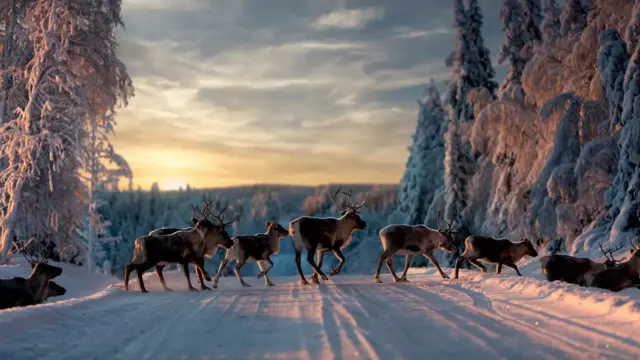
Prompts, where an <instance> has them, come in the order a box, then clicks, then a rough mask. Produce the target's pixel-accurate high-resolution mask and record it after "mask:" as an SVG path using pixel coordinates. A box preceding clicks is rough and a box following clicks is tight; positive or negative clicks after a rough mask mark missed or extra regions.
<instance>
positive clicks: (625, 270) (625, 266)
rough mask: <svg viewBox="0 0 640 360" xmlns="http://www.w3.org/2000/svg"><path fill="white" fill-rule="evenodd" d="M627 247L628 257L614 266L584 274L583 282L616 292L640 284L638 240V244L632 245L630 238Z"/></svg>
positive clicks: (639, 249) (639, 243)
mask: <svg viewBox="0 0 640 360" xmlns="http://www.w3.org/2000/svg"><path fill="white" fill-rule="evenodd" d="M629 244H631V249H629V253H630V254H631V256H629V259H627V261H625V262H623V263H621V264H619V265H616V266H614V267H611V268H608V269H604V270H602V271H600V272H597V273H589V274H587V275H586V276H585V284H586V285H587V286H591V287H597V288H601V289H606V290H610V291H613V292H618V291H621V290H624V289H626V288H629V287H638V286H639V285H640V241H638V246H637V247H636V246H635V245H633V243H632V242H631V240H629Z"/></svg>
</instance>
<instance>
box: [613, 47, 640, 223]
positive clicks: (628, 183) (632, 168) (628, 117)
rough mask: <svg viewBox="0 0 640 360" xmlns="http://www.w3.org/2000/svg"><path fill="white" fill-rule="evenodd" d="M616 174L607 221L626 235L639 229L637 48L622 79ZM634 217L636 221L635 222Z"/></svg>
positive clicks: (639, 55)
mask: <svg viewBox="0 0 640 360" xmlns="http://www.w3.org/2000/svg"><path fill="white" fill-rule="evenodd" d="M624 89H625V92H624V100H623V110H622V117H621V124H622V131H621V133H620V140H619V147H620V157H619V159H618V171H617V173H616V177H615V179H614V180H613V184H612V185H611V189H610V190H609V192H608V193H607V206H608V207H609V210H608V217H609V218H610V219H616V218H617V219H616V220H615V224H614V227H619V230H621V231H625V232H626V230H627V229H628V228H630V227H636V228H637V227H640V223H638V221H639V220H638V219H639V218H638V216H639V215H640V213H639V211H640V207H639V205H640V197H639V196H638V195H639V194H638V192H639V191H640V187H638V186H639V183H638V176H639V175H638V172H639V171H640V168H639V167H638V166H639V164H640V46H637V47H636V50H635V52H634V53H633V56H632V57H631V62H630V63H629V67H628V69H627V73H626V75H625V79H624ZM634 217H635V218H634Z"/></svg>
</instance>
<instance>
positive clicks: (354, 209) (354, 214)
mask: <svg viewBox="0 0 640 360" xmlns="http://www.w3.org/2000/svg"><path fill="white" fill-rule="evenodd" d="M340 189H341V188H338V190H336V192H335V193H333V194H331V199H333V203H334V204H336V206H337V207H339V208H342V211H340V216H342V218H345V219H350V220H352V221H353V222H354V223H355V228H356V229H357V230H364V229H365V228H366V227H367V223H366V222H364V220H362V219H361V218H360V208H361V207H363V206H364V204H365V203H366V202H367V199H364V201H363V202H362V203H360V204H358V205H354V204H353V203H352V202H351V191H349V192H348V193H347V192H344V191H343V192H342V193H343V194H344V195H347V197H348V199H347V207H346V208H343V207H342V206H340V205H338V202H337V201H336V196H338V194H339V193H340V192H341V191H340Z"/></svg>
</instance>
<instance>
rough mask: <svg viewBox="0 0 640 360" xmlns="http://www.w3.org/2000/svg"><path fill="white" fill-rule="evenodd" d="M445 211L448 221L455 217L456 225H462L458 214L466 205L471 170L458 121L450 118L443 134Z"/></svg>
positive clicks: (470, 161) (469, 159)
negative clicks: (447, 127)
mask: <svg viewBox="0 0 640 360" xmlns="http://www.w3.org/2000/svg"><path fill="white" fill-rule="evenodd" d="M445 144H446V145H445V158H444V169H445V177H444V182H445V211H444V216H445V218H447V219H450V220H448V221H452V220H453V219H456V220H457V221H456V227H457V228H460V227H461V226H464V225H463V224H462V223H461V222H460V218H459V216H460V215H461V214H462V211H463V210H464V209H465V208H466V207H467V187H468V182H469V178H470V176H471V172H472V170H473V169H472V167H471V166H472V164H473V162H472V160H471V158H470V157H469V155H468V152H467V149H465V143H464V141H463V138H462V134H461V132H460V125H459V122H458V121H457V120H455V119H452V120H450V122H449V129H448V130H447V133H446V134H445Z"/></svg>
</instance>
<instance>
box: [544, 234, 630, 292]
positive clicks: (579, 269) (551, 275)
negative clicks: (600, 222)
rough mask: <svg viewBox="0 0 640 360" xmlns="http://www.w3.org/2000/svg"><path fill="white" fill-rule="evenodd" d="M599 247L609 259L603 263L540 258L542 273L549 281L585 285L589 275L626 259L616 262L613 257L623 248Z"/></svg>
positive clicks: (563, 258)
mask: <svg viewBox="0 0 640 360" xmlns="http://www.w3.org/2000/svg"><path fill="white" fill-rule="evenodd" d="M599 245H600V251H602V253H603V254H604V256H605V258H606V259H607V260H605V262H603V263H599V262H595V261H593V260H591V259H587V258H578V257H573V256H569V255H549V256H544V257H542V258H540V266H541V268H542V272H543V273H544V275H545V276H546V277H547V280H549V281H556V280H560V281H564V282H568V283H571V284H576V285H584V283H585V276H586V275H587V274H590V273H593V274H595V273H597V272H600V271H602V270H605V269H609V268H612V267H614V266H616V265H617V264H619V263H620V262H621V261H622V260H624V258H622V259H620V260H616V259H615V258H614V257H613V253H615V252H616V251H618V250H620V249H622V246H620V247H618V248H616V249H608V250H606V251H605V250H604V249H603V248H602V244H599Z"/></svg>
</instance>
